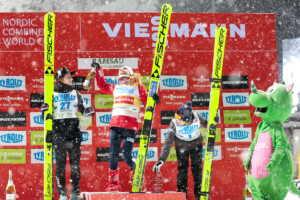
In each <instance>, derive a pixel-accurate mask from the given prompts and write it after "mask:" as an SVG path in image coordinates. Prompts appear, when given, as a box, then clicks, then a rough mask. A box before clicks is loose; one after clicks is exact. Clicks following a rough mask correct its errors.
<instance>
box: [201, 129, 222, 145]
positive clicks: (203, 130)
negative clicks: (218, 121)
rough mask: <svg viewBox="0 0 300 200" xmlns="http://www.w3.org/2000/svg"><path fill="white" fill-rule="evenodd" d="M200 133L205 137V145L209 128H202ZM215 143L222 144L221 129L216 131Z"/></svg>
mask: <svg viewBox="0 0 300 200" xmlns="http://www.w3.org/2000/svg"><path fill="white" fill-rule="evenodd" d="M200 131H201V133H202V135H203V142H204V143H205V142H206V136H207V128H200ZM215 142H221V128H217V129H216V136H215Z"/></svg>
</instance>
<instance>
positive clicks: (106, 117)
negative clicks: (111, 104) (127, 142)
mask: <svg viewBox="0 0 300 200" xmlns="http://www.w3.org/2000/svg"><path fill="white" fill-rule="evenodd" d="M111 116H112V113H111V112H96V126H108V125H109V122H110V119H111Z"/></svg>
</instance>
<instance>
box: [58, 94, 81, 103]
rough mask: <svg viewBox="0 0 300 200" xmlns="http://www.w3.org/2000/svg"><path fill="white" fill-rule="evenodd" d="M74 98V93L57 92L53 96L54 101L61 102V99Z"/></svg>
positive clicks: (69, 99) (71, 99) (70, 99)
mask: <svg viewBox="0 0 300 200" xmlns="http://www.w3.org/2000/svg"><path fill="white" fill-rule="evenodd" d="M75 99H76V96H75V95H71V94H59V95H57V96H56V97H55V98H54V102H61V101H73V100H75Z"/></svg>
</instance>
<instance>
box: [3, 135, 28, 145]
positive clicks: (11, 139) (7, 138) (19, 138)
mask: <svg viewBox="0 0 300 200" xmlns="http://www.w3.org/2000/svg"><path fill="white" fill-rule="evenodd" d="M0 140H1V141H2V142H4V143H21V142H23V141H24V136H23V135H21V134H17V133H7V134H4V135H0Z"/></svg>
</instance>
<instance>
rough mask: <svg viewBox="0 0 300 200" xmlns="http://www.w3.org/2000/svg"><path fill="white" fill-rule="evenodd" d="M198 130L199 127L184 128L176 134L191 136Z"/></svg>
mask: <svg viewBox="0 0 300 200" xmlns="http://www.w3.org/2000/svg"><path fill="white" fill-rule="evenodd" d="M198 129H199V125H192V126H184V128H182V129H180V130H179V131H178V132H179V133H180V134H191V133H193V132H194V131H196V130H198Z"/></svg>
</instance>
